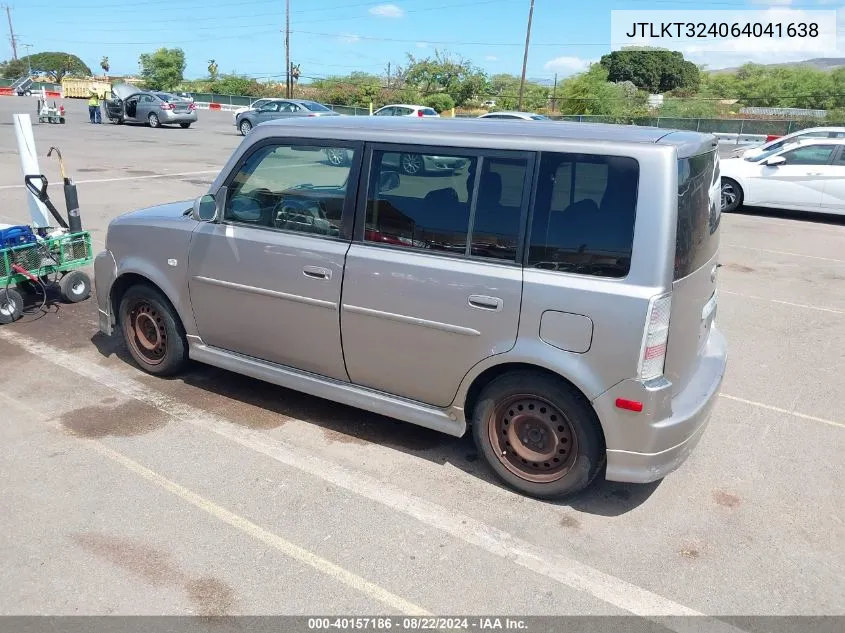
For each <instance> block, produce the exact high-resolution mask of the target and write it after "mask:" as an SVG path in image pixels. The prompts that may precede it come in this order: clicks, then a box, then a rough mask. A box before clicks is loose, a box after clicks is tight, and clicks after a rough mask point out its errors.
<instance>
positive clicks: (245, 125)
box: [238, 119, 252, 136]
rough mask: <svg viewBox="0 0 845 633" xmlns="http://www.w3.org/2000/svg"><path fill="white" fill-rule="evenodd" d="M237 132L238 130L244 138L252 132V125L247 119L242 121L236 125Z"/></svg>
mask: <svg viewBox="0 0 845 633" xmlns="http://www.w3.org/2000/svg"><path fill="white" fill-rule="evenodd" d="M238 130H240V132H241V136H246V135H247V134H249V133H250V132H251V131H252V123H250V122H249V119H244V120H243V121H241V122H240V124H239V125H238Z"/></svg>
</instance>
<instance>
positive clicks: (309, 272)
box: [302, 266, 332, 279]
mask: <svg viewBox="0 0 845 633" xmlns="http://www.w3.org/2000/svg"><path fill="white" fill-rule="evenodd" d="M302 274H303V275H305V276H306V277H311V278H312V279H331V278H332V271H331V270H329V269H328V268H321V267H320V266H304V267H303V268H302Z"/></svg>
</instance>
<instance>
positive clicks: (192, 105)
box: [188, 103, 197, 110]
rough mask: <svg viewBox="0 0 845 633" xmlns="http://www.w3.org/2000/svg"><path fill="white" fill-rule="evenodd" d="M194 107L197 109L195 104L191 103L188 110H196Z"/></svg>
mask: <svg viewBox="0 0 845 633" xmlns="http://www.w3.org/2000/svg"><path fill="white" fill-rule="evenodd" d="M196 109H197V106H196V105H194V104H193V103H192V104H190V105H189V106H188V110H196Z"/></svg>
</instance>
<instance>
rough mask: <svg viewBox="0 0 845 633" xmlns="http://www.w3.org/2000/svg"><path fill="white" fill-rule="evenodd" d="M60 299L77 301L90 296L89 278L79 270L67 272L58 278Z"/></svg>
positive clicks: (69, 301) (70, 301) (71, 301)
mask: <svg viewBox="0 0 845 633" xmlns="http://www.w3.org/2000/svg"><path fill="white" fill-rule="evenodd" d="M59 291H60V292H61V295H62V300H63V301H65V302H67V303H79V302H80V301H84V300H85V299H87V298H88V297H90V296H91V278H90V277H89V276H88V275H86V274H85V273H84V272H82V271H81V270H74V271H72V272H69V273H68V274H66V275H65V276H64V277H62V278H61V279H60V280H59Z"/></svg>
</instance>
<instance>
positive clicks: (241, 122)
mask: <svg viewBox="0 0 845 633" xmlns="http://www.w3.org/2000/svg"><path fill="white" fill-rule="evenodd" d="M323 116H340V114H338V113H337V112H335V111H334V110H332V109H331V108H327V107H326V106H324V105H323V104H322V103H317V102H316V101H307V100H305V99H273V100H272V101H270V102H268V103H265V104H263V105H262V106H260V107H258V108H254V109H252V110H247V111H246V112H241V113H240V114H238V115H237V116H236V117H235V127H237V128H238V131H239V132H240V133H241V134H242V135H243V136H246V135H247V134H249V133H250V131H251V130H252V128H254V127H255V126H256V125H258V124H259V123H264V122H265V121H273V120H274V119H296V118H302V117H323Z"/></svg>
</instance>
